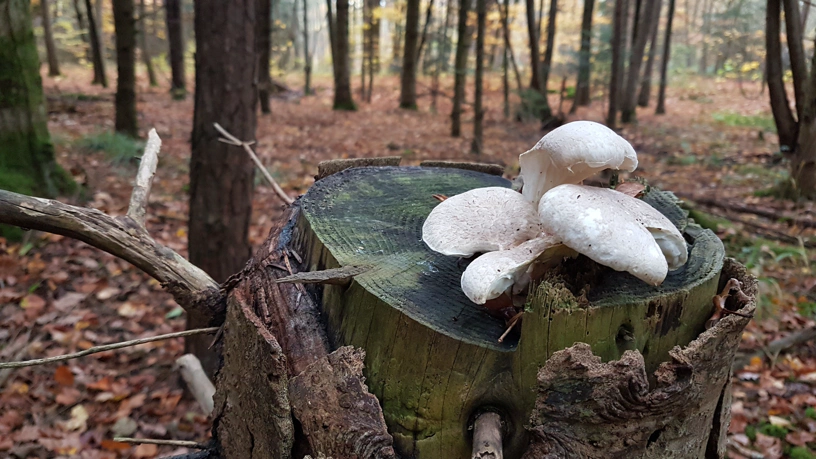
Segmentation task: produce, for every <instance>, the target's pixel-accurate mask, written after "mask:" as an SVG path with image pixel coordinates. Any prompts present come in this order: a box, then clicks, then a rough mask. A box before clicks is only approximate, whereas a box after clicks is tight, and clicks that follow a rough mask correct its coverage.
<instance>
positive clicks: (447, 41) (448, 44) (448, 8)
mask: <svg viewBox="0 0 816 459" xmlns="http://www.w3.org/2000/svg"><path fill="white" fill-rule="evenodd" d="M455 5H456V2H455V0H447V4H446V5H445V25H444V27H443V28H442V43H441V44H440V55H439V60H440V62H441V63H442V69H441V70H442V71H443V72H449V71H450V53H451V48H452V44H453V40H451V37H450V33H449V30H450V23H451V17H452V16H453V11H454V9H455Z"/></svg>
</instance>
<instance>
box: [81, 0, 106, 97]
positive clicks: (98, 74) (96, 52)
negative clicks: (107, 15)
mask: <svg viewBox="0 0 816 459" xmlns="http://www.w3.org/2000/svg"><path fill="white" fill-rule="evenodd" d="M85 10H86V11H87V12H88V32H90V39H91V56H92V58H93V59H92V61H93V71H94V79H93V83H92V84H101V85H102V87H103V88H107V87H108V76H107V75H106V74H105V59H104V54H103V50H102V42H101V41H100V39H99V26H98V25H97V24H96V22H97V18H96V17H94V16H95V15H94V10H93V7H92V6H91V0H85Z"/></svg>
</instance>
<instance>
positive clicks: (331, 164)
mask: <svg viewBox="0 0 816 459" xmlns="http://www.w3.org/2000/svg"><path fill="white" fill-rule="evenodd" d="M401 160H402V157H400V156H383V157H379V158H350V159H330V160H327V161H321V162H320V163H318V165H317V176H316V177H315V180H320V179H324V178H326V177H328V176H330V175H333V174H336V173H338V172H340V171H344V170H346V169H351V168H353V167H381V166H399V164H400V161H401Z"/></svg>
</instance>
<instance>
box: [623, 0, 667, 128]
mask: <svg viewBox="0 0 816 459" xmlns="http://www.w3.org/2000/svg"><path fill="white" fill-rule="evenodd" d="M643 1H645V2H646V5H645V7H644V8H643V10H642V11H641V12H640V18H639V19H638V22H637V24H636V25H635V28H636V29H638V30H639V33H638V34H637V37H636V39H635V41H634V42H633V43H632V52H631V54H630V59H629V68H628V69H627V75H626V89H625V91H624V93H623V101H622V103H621V122H623V123H632V122H634V121H635V118H636V108H637V89H638V83H640V69H641V68H642V65H641V64H642V63H643V54H644V52H645V50H646V42H647V41H648V39H649V36H650V35H651V34H650V33H649V31H650V29H651V23H652V21H653V20H654V10H655V9H656V8H659V7H660V2H659V0H643Z"/></svg>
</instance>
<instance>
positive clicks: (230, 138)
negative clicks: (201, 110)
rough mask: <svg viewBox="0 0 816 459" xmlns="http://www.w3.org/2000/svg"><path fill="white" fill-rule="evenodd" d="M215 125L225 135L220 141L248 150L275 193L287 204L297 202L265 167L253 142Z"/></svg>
mask: <svg viewBox="0 0 816 459" xmlns="http://www.w3.org/2000/svg"><path fill="white" fill-rule="evenodd" d="M213 126H215V130H216V131H218V133H219V134H221V135H223V136H224V138H223V139H218V140H219V141H221V142H224V143H228V144H230V145H235V146H236V147H243V148H244V151H246V152H247V154H248V155H249V157H250V158H252V161H254V162H255V165H256V166H258V169H260V170H261V173H262V174H263V176H264V177H265V178H266V181H267V182H269V184H270V185H272V189H274V190H275V193H277V194H278V197H280V198H281V199H282V200H283V202H285V203H286V204H292V203H293V202H295V200H294V199H292V198H290V197H289V195H288V194H286V192H284V191H283V188H281V187H280V185H278V182H276V181H275V179H273V178H272V175H270V174H269V171H268V170H266V167H264V165H263V164H262V163H261V160H260V159H258V155H256V154H255V152H254V151H252V147H251V146H250V145H251V144H252V143H251V142H244V141H243V140H238V138H237V137H235V136H234V135H232V134H230V133H229V132H227V130H226V129H224V128H223V127H221V125H220V124H218V123H213Z"/></svg>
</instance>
